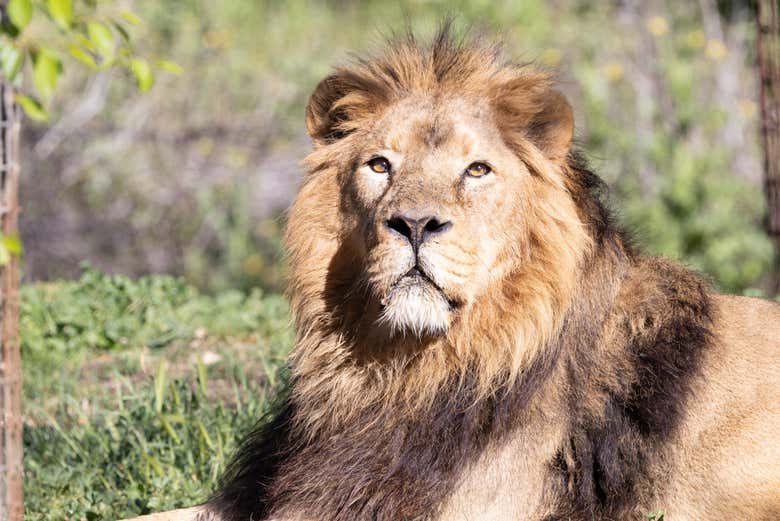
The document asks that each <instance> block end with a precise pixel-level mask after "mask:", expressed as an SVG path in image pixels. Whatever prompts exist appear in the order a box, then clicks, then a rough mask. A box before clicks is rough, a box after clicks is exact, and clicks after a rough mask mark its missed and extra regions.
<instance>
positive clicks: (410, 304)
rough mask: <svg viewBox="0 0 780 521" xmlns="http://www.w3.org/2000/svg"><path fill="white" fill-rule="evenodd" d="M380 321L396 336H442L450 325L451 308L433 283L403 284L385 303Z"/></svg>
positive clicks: (411, 281) (398, 286)
mask: <svg viewBox="0 0 780 521" xmlns="http://www.w3.org/2000/svg"><path fill="white" fill-rule="evenodd" d="M379 320H380V322H382V323H383V324H386V325H388V326H390V329H391V330H392V331H393V333H412V334H414V335H417V336H418V337H419V336H424V335H441V334H443V333H445V332H446V331H447V328H448V327H449V325H450V305H449V303H448V302H447V300H446V299H445V298H444V296H443V295H442V294H441V292H440V291H439V290H437V289H436V288H434V287H433V286H432V285H431V284H430V283H427V282H423V281H415V280H410V281H406V280H403V281H401V282H400V283H399V284H398V285H397V286H396V287H394V288H393V289H392V290H390V293H389V294H388V295H387V297H386V298H385V299H384V309H383V311H382V315H381V317H380V319H379Z"/></svg>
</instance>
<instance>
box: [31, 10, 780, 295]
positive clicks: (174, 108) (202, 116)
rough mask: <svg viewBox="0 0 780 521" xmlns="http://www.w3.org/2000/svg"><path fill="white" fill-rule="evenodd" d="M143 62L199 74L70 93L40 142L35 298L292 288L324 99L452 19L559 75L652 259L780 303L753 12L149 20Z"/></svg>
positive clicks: (84, 85) (100, 81)
mask: <svg viewBox="0 0 780 521" xmlns="http://www.w3.org/2000/svg"><path fill="white" fill-rule="evenodd" d="M129 5H130V6H131V8H132V9H133V10H134V11H135V12H136V13H137V14H138V15H139V16H140V17H141V18H142V19H143V20H144V23H143V24H142V25H140V26H139V27H137V28H134V34H133V36H134V38H135V41H136V46H137V47H138V52H140V53H142V54H144V55H148V56H151V57H154V56H164V57H167V58H170V59H172V60H174V61H176V62H177V63H178V64H180V65H181V66H182V67H183V69H184V74H183V75H182V76H171V75H161V76H160V77H159V78H158V83H157V85H156V86H155V88H154V89H152V91H151V92H150V93H147V94H144V95H141V94H138V93H137V92H135V90H134V89H135V88H134V86H133V85H131V84H129V82H124V81H117V77H116V76H117V75H119V74H122V72H121V71H113V72H111V71H109V72H105V73H101V74H99V75H98V76H97V77H92V78H90V79H86V74H84V76H80V75H79V74H80V73H79V69H78V68H75V67H74V68H72V69H71V70H72V72H70V71H69V72H68V73H67V74H66V75H65V77H64V82H65V85H64V87H63V88H61V89H60V92H59V93H58V94H57V96H58V99H56V100H55V103H54V106H55V113H54V114H53V117H52V120H53V121H56V122H57V123H56V124H55V125H53V126H52V127H47V126H36V125H35V124H32V123H30V124H27V125H26V126H25V136H24V143H25V146H26V147H27V149H26V150H24V151H23V153H22V157H23V158H25V161H26V163H25V164H24V165H23V172H24V176H23V185H22V196H21V200H22V201H23V203H24V213H23V217H22V238H23V240H24V243H25V245H26V251H27V254H26V259H25V261H26V262H25V270H26V271H25V278H26V280H28V281H31V280H47V279H55V278H61V277H73V276H75V275H77V274H78V272H79V264H80V262H81V261H83V260H89V261H90V262H91V263H92V264H93V265H94V266H96V267H98V268H100V269H102V270H104V271H107V272H111V273H124V274H130V275H141V274H146V273H168V274H175V275H181V276H184V277H185V278H186V279H187V280H188V281H190V282H192V283H193V284H195V285H196V286H198V287H200V288H203V289H206V290H207V291H218V290H221V289H225V288H242V289H249V288H252V287H262V288H265V289H267V290H272V291H277V290H279V289H280V288H281V287H282V285H283V282H282V281H283V274H284V265H283V260H282V255H281V251H280V247H279V234H280V229H281V228H282V225H283V211H284V209H285V208H286V206H287V205H288V203H289V201H290V199H291V197H292V196H293V194H294V192H295V188H296V184H297V182H298V179H299V177H300V167H299V165H298V162H299V160H300V159H301V158H302V157H303V156H304V155H305V153H306V152H307V150H308V148H309V140H308V138H307V136H306V133H305V129H304V125H303V109H304V105H305V102H306V99H307V96H308V94H309V93H310V91H311V90H312V88H313V86H314V85H315V84H316V82H317V81H318V80H319V79H320V78H322V77H323V76H324V75H325V74H326V73H327V72H328V71H329V69H330V67H331V66H332V65H333V64H334V63H339V62H343V61H345V60H347V59H349V53H350V51H354V50H359V51H365V50H370V49H374V48H377V47H378V46H379V45H380V44H381V42H382V39H383V37H382V34H388V33H390V32H392V31H403V30H404V28H405V27H407V26H411V27H412V28H414V29H415V31H416V32H418V33H419V34H421V35H423V36H425V35H428V34H431V33H432V32H433V31H434V29H435V27H436V25H437V23H438V22H439V21H440V20H441V18H442V17H443V16H445V15H455V16H456V19H457V20H458V22H460V25H461V26H466V25H470V26H471V27H472V30H473V31H474V32H476V33H488V34H492V33H498V34H501V35H503V36H504V38H505V39H506V41H507V44H508V48H509V51H510V53H511V54H513V55H514V56H517V57H518V58H519V59H520V60H524V61H533V62H536V63H537V64H539V65H541V66H544V67H549V68H553V69H555V70H556V71H557V75H558V76H559V78H560V80H561V82H562V88H563V90H564V91H565V92H566V94H567V95H568V96H569V97H570V99H571V101H572V104H573V106H574V107H575V110H576V113H577V114H576V115H577V136H578V138H579V143H580V145H581V146H582V147H583V148H584V149H585V150H586V151H587V153H588V156H589V157H590V159H591V162H592V165H593V167H594V169H595V170H596V171H597V173H599V174H600V175H601V176H602V177H603V178H604V179H605V180H606V181H607V182H608V183H609V184H610V185H611V186H612V187H613V202H614V206H615V207H616V208H618V209H620V211H621V213H622V217H623V219H624V221H625V222H626V223H627V224H629V225H630V227H631V228H633V229H635V230H637V238H638V242H639V243H640V244H641V245H643V246H644V247H646V249H647V250H649V251H650V252H654V253H660V254H664V255H670V256H672V257H675V258H679V259H682V260H683V261H685V262H686V263H688V264H690V265H692V266H693V267H695V268H697V269H699V270H702V271H704V272H706V273H708V274H710V275H711V276H712V277H713V278H714V280H715V281H716V283H717V284H718V286H719V287H720V288H721V289H723V290H726V291H731V292H744V291H749V292H760V290H761V289H762V288H765V287H767V285H766V284H767V279H768V276H769V270H770V269H771V266H772V248H771V246H770V243H769V241H768V240H767V239H766V237H765V234H764V232H763V229H762V218H763V215H764V211H765V210H764V204H765V203H764V199H763V198H762V195H761V191H760V188H761V185H760V181H761V156H760V148H759V134H758V129H759V122H758V117H759V111H758V105H757V99H756V98H757V79H756V77H757V75H756V72H755V68H754V63H755V53H754V47H755V46H754V38H755V35H754V21H753V18H752V17H753V14H752V12H751V10H750V8H749V7H748V6H746V5H742V4H741V3H740V2H723V1H716V0H699V1H692V2H674V1H666V2H662V1H660V0H654V1H642V2H639V1H635V2H632V1H625V2H617V1H614V2H613V1H602V2H585V1H579V0H555V1H548V0H544V1H543V0H523V1H484V0H471V1H463V0H460V1H456V2H444V1H435V0H428V1H404V2H399V3H388V2H380V1H361V2H356V1H349V0H340V1H330V2H326V1H312V0H287V1H284V2H280V1H271V0H251V1H250V0H243V1H241V0H233V1H223V2H207V1H205V0H178V1H172V0H168V1H162V0H154V1H149V0H138V1H136V2H133V3H131V4H129Z"/></svg>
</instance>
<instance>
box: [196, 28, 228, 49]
mask: <svg viewBox="0 0 780 521" xmlns="http://www.w3.org/2000/svg"><path fill="white" fill-rule="evenodd" d="M203 45H205V46H206V47H208V48H209V49H214V50H217V51H223V50H225V49H229V48H231V47H232V46H233V34H232V33H231V32H230V31H226V30H221V31H220V30H213V31H208V32H206V33H205V34H204V35H203Z"/></svg>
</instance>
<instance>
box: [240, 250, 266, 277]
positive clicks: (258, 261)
mask: <svg viewBox="0 0 780 521" xmlns="http://www.w3.org/2000/svg"><path fill="white" fill-rule="evenodd" d="M264 267H265V263H264V262H263V258H262V257H261V256H260V255H257V254H252V255H250V256H249V257H247V258H246V259H244V273H246V274H247V275H249V276H255V277H256V276H258V275H260V274H261V273H263V268H264Z"/></svg>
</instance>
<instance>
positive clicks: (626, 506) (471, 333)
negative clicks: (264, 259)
mask: <svg viewBox="0 0 780 521" xmlns="http://www.w3.org/2000/svg"><path fill="white" fill-rule="evenodd" d="M572 121H573V120H572V117H571V110H570V108H569V107H568V104H567V103H566V102H565V100H564V99H563V97H562V96H561V95H560V94H557V93H555V92H554V91H553V90H551V83H550V81H549V78H547V76H545V75H543V74H540V73H535V72H532V71H530V72H529V71H528V70H526V69H525V68H521V67H516V66H513V65H511V64H507V63H504V62H501V61H500V60H499V59H498V58H497V55H496V53H495V52H494V50H492V49H489V48H486V47H479V46H474V47H469V46H464V47H461V46H458V45H455V44H453V43H452V41H451V40H450V39H449V37H447V35H446V34H445V35H443V36H441V37H439V38H438V39H437V41H436V42H435V43H434V45H433V47H432V48H431V49H427V50H426V49H423V48H421V47H419V46H418V45H416V44H415V43H414V42H401V43H399V44H398V45H396V46H395V47H394V48H392V49H391V50H390V51H389V53H388V55H386V56H385V57H381V58H377V59H374V60H366V61H363V62H360V63H358V64H357V65H354V66H352V67H348V68H344V69H340V70H339V71H338V72H337V73H336V74H334V75H333V76H331V77H329V78H328V79H326V80H325V81H323V82H322V83H321V84H320V86H319V87H318V88H317V90H316V91H315V93H314V95H313V96H312V100H311V101H310V104H309V108H308V112H307V124H308V127H309V131H310V133H311V135H312V137H313V138H314V140H315V147H316V148H315V151H314V152H313V153H312V154H311V155H310V156H309V158H308V159H307V165H308V167H309V174H308V175H307V177H306V180H305V182H304V185H303V186H302V188H301V191H300V193H299V195H298V198H297V199H296V202H295V203H294V204H293V207H292V209H291V212H290V219H289V223H288V231H287V248H288V252H289V255H290V257H289V258H290V297H291V301H292V306H293V311H294V314H295V320H296V326H297V333H298V338H297V342H296V346H295V349H294V351H293V354H292V356H291V358H290V365H291V378H290V381H289V384H288V388H287V389H286V391H285V393H283V396H281V397H280V399H279V406H278V409H277V410H276V411H274V413H273V415H272V417H271V418H270V419H269V420H268V421H266V422H264V423H263V424H262V426H261V427H260V428H259V429H258V431H257V432H255V433H253V434H252V435H251V436H250V437H249V438H248V439H247V440H246V442H245V443H244V446H243V448H242V449H241V450H240V451H239V454H238V457H237V459H236V461H235V463H234V465H233V466H232V468H231V469H230V471H229V472H228V473H227V475H226V476H225V479H224V480H223V485H222V487H221V489H220V490H219V491H218V493H217V494H216V495H215V496H214V498H213V499H212V500H211V501H210V502H209V503H208V505H207V506H206V509H207V513H206V514H203V515H202V517H203V519H217V520H220V521H246V520H248V519H278V520H285V521H304V520H306V521H315V520H316V521H321V520H328V521H347V520H354V521H357V520H376V521H396V520H397V521H402V520H404V519H425V520H433V521H439V520H440V521H456V520H458V521H460V520H463V521H466V520H486V521H488V520H510V519H511V520H514V519H528V520H530V521H553V520H572V521H574V520H582V521H586V520H587V521H590V520H593V519H605V520H606V519H619V520H623V519H642V518H644V516H646V515H647V514H649V513H650V512H653V511H659V510H663V511H665V512H666V513H667V517H666V519H668V520H670V521H677V520H691V521H692V520H697V521H699V520H719V519H755V520H769V519H776V518H777V517H778V514H780V454H779V453H778V450H779V449H778V447H780V443H778V441H777V439H776V438H777V434H776V433H777V432H778V429H779V428H780V410H778V382H779V381H780V378H778V377H779V376H780V375H778V358H779V357H780V306H779V305H777V304H773V303H769V302H763V301H760V300H751V299H742V298H736V297H723V296H719V295H716V294H714V293H713V292H712V291H711V290H710V289H709V287H708V285H707V284H706V283H705V282H703V281H702V280H701V279H700V278H699V277H698V276H697V275H695V274H693V273H691V272H689V271H688V270H686V269H684V268H682V267H680V266H678V265H676V264H674V263H672V262H669V261H665V260H662V259H656V258H649V257H643V256H641V255H639V254H637V253H636V252H634V251H633V249H632V248H631V247H630V245H629V243H628V241H627V240H626V238H625V236H624V234H623V233H622V232H621V231H620V230H618V229H616V228H615V227H614V226H613V224H612V220H611V217H610V215H609V212H608V211H607V210H606V208H605V206H604V205H603V204H602V201H601V196H600V192H601V191H602V187H601V186H602V185H601V183H600V181H599V180H598V178H596V177H595V176H594V175H593V174H591V173H590V172H589V171H588V170H587V169H585V168H584V167H583V166H582V165H581V162H580V161H579V160H578V158H577V156H576V154H574V153H572V152H571V151H570V142H571V134H572V128H573V122H572ZM377 158H378V159H377ZM377 160H379V163H377ZM466 165H468V166H466Z"/></svg>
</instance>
